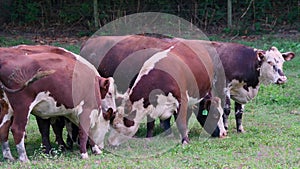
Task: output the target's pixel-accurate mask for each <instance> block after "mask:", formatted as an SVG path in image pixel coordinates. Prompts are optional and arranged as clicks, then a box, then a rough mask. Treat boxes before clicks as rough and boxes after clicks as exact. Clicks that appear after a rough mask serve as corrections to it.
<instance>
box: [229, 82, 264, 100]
mask: <svg viewBox="0 0 300 169" xmlns="http://www.w3.org/2000/svg"><path fill="white" fill-rule="evenodd" d="M245 85H246V84H245V83H244V82H239V81H237V80H233V81H231V82H230V83H229V90H230V97H231V98H232V99H233V100H234V101H236V102H238V103H240V104H246V103H248V102H249V101H250V100H252V99H253V98H254V97H255V96H256V95H257V92H258V89H259V86H257V87H256V88H253V87H247V89H245V88H244V86H245Z"/></svg>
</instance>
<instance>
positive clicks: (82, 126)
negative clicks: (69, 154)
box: [79, 107, 97, 159]
mask: <svg viewBox="0 0 300 169" xmlns="http://www.w3.org/2000/svg"><path fill="white" fill-rule="evenodd" d="M90 113H91V110H90V109H89V108H84V107H83V112H82V113H81V114H80V116H79V141H80V144H79V147H80V153H81V158H82V159H87V158H88V157H89V156H88V153H87V148H86V147H87V141H88V134H90V133H89V129H90V121H91V120H90ZM93 134H97V133H93ZM92 138H93V137H91V139H92Z"/></svg>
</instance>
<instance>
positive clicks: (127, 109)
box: [108, 97, 152, 146]
mask: <svg viewBox="0 0 300 169" xmlns="http://www.w3.org/2000/svg"><path fill="white" fill-rule="evenodd" d="M143 102H144V99H141V100H139V101H136V102H134V103H133V104H132V105H131V103H130V101H129V100H128V97H125V100H123V102H122V105H121V106H120V107H118V109H117V113H116V116H115V118H114V120H113V122H112V130H111V132H110V134H109V137H108V142H109V144H110V145H113V146H118V145H120V144H121V143H123V142H125V141H127V140H128V139H129V138H130V137H132V136H133V135H134V134H135V133H136V132H137V130H138V128H139V125H140V123H141V121H142V120H143V119H144V118H145V117H146V115H147V114H148V112H149V111H150V110H151V109H152V106H151V105H150V106H148V107H147V108H144V107H143ZM125 123H127V124H125Z"/></svg>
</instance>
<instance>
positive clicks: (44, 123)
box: [35, 116, 52, 154]
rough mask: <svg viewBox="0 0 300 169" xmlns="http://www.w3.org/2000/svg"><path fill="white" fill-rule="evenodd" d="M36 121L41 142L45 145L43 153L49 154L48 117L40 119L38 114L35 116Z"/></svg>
mask: <svg viewBox="0 0 300 169" xmlns="http://www.w3.org/2000/svg"><path fill="white" fill-rule="evenodd" d="M35 118H36V122H37V124H38V128H39V131H40V133H41V135H42V144H43V146H44V147H45V153H46V154H49V152H50V150H51V148H52V147H51V143H50V139H49V136H50V119H42V118H40V117H38V116H35Z"/></svg>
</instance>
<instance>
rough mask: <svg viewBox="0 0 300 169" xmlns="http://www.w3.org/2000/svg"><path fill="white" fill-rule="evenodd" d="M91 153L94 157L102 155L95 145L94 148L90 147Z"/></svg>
mask: <svg viewBox="0 0 300 169" xmlns="http://www.w3.org/2000/svg"><path fill="white" fill-rule="evenodd" d="M92 152H93V153H94V154H95V155H99V154H101V153H102V151H101V150H100V148H99V147H98V146H97V145H95V146H94V147H92Z"/></svg>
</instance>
